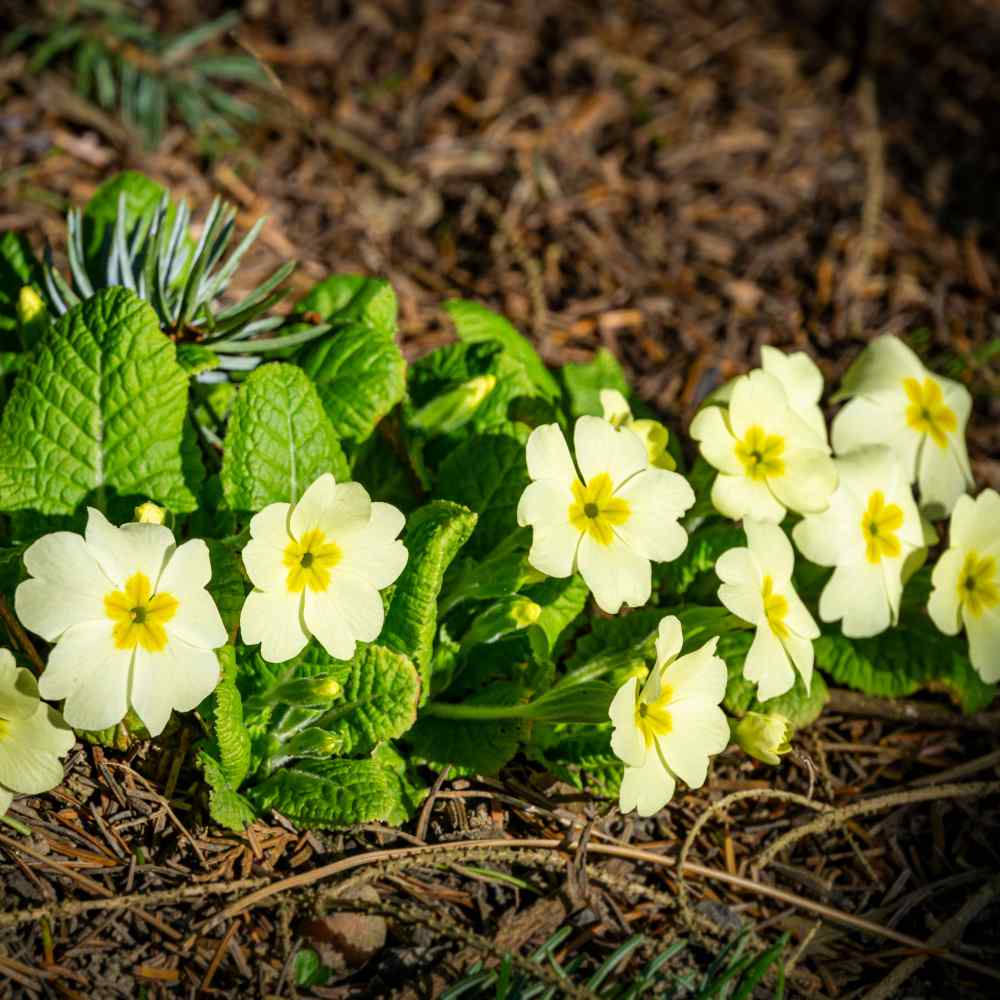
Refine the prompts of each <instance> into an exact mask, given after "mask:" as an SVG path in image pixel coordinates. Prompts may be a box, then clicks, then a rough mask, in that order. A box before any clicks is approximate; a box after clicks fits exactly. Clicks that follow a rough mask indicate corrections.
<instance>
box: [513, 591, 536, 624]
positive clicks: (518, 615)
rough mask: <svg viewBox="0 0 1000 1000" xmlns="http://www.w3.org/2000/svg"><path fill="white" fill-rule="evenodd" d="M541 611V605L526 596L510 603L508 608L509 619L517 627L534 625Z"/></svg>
mask: <svg viewBox="0 0 1000 1000" xmlns="http://www.w3.org/2000/svg"><path fill="white" fill-rule="evenodd" d="M541 613H542V609H541V607H540V606H539V605H537V604H535V602H534V601H531V600H528V598H527V597H525V598H523V599H522V600H520V601H518V602H517V603H515V604H514V605H512V606H511V609H510V617H511V620H512V621H513V622H514V624H515V625H516V626H517V627H518V628H527V627H528V626H529V625H534V624H535V622H537V621H538V616H539V615H540V614H541Z"/></svg>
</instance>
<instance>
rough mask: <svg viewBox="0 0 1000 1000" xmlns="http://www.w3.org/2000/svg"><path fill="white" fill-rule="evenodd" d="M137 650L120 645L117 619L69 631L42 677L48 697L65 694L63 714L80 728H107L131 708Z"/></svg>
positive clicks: (56, 648) (43, 691)
mask: <svg viewBox="0 0 1000 1000" xmlns="http://www.w3.org/2000/svg"><path fill="white" fill-rule="evenodd" d="M131 670H132V650H130V649H118V647H117V646H115V644H114V641H113V640H112V638H111V623H110V622H109V621H107V620H105V621H103V622H85V623H83V624H81V625H74V626H73V627H72V628H71V629H67V631H66V632H65V633H64V634H63V636H62V638H61V639H60V640H59V642H58V643H57V644H56V647H55V648H54V649H53V650H52V652H51V653H50V654H49V662H48V664H47V665H46V667H45V672H44V673H43V674H42V676H41V678H40V679H39V681H38V689H39V691H41V693H42V697H44V698H48V699H49V700H52V701H55V700H58V699H60V698H65V699H66V701H65V703H64V705H63V718H64V719H65V720H66V722H68V723H69V725H71V726H72V727H73V728H74V729H87V730H97V729H107V727H108V726H113V725H115V723H117V722H120V721H121V720H122V719H123V718H124V717H125V713H126V712H127V711H128V692H129V678H130V675H131Z"/></svg>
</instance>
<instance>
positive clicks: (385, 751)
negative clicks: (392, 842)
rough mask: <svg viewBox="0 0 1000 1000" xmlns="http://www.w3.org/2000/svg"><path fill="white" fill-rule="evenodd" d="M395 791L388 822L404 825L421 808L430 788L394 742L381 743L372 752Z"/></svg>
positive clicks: (387, 816) (387, 815) (386, 818)
mask: <svg viewBox="0 0 1000 1000" xmlns="http://www.w3.org/2000/svg"><path fill="white" fill-rule="evenodd" d="M372 760H373V761H375V763H377V764H380V765H381V766H382V768H383V773H384V774H385V776H386V779H387V780H388V782H389V784H390V785H391V786H392V788H393V792H394V793H395V803H394V805H393V808H392V809H391V810H390V811H389V812H388V813H387V814H386V817H385V821H386V823H391V824H392V825H393V826H402V825H403V823H405V822H406V821H407V820H408V819H410V818H411V817H412V816H413V815H414V814H415V813H416V811H417V810H418V809H419V808H420V804H421V803H422V802H423V801H424V799H426V798H427V793H428V792H429V791H430V788H429V787H428V786H427V783H426V782H425V781H424V780H423V779H422V778H421V776H420V773H419V771H418V769H417V767H416V766H415V765H414V764H412V763H410V762H408V761H407V760H406V759H405V758H404V757H403V756H402V754H400V753H399V751H398V750H397V749H396V748H395V746H394V745H393V744H392V743H380V744H379V745H378V747H376V749H375V751H374V753H373V754H372Z"/></svg>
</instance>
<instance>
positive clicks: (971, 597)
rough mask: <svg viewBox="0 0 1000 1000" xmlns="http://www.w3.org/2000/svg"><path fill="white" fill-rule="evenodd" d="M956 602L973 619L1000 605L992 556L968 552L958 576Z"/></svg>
mask: <svg viewBox="0 0 1000 1000" xmlns="http://www.w3.org/2000/svg"><path fill="white" fill-rule="evenodd" d="M958 602H959V604H962V605H964V606H965V609H966V611H968V612H969V614H970V615H972V617H973V618H978V617H979V616H980V615H981V614H982V613H983V612H984V611H986V609H987V608H992V607H995V606H996V605H997V604H1000V575H998V574H997V561H996V559H994V558H993V556H980V555H978V554H977V553H975V552H969V553H967V554H966V556H965V562H964V563H963V564H962V572H961V573H959V574H958Z"/></svg>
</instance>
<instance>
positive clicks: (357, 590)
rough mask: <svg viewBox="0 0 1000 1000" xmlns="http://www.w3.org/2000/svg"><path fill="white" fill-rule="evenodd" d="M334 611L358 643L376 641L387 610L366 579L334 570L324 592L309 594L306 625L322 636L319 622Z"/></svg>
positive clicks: (304, 613) (307, 596)
mask: <svg viewBox="0 0 1000 1000" xmlns="http://www.w3.org/2000/svg"><path fill="white" fill-rule="evenodd" d="M331 610H332V611H333V612H334V613H336V614H337V615H338V616H339V617H340V618H341V619H342V620H343V622H344V624H345V625H346V626H347V629H348V631H349V632H350V633H351V635H352V636H353V637H354V638H355V639H357V640H358V641H359V642H374V641H375V640H376V639H377V638H378V637H379V633H380V632H381V631H382V625H383V623H384V622H385V610H384V608H383V605H382V598H381V597H380V596H379V592H378V590H376V589H375V587H373V586H372V585H371V584H370V583H369V582H368V581H367V580H365V579H364V578H362V577H358V576H353V575H349V574H347V573H337V572H336V571H334V573H333V575H332V576H331V578H330V585H329V587H328V588H327V589H326V590H325V591H323V592H321V593H317V592H315V591H307V592H306V604H305V610H304V612H303V615H304V617H305V621H306V626H307V628H308V629H309V631H310V632H312V634H313V635H315V636H319V633H320V630H321V629H322V622H321V621H320V619H322V618H323V616H325V615H328V614H330V613H331ZM317 625H318V626H319V628H317ZM351 655H353V653H352V654H351ZM344 659H348V657H344Z"/></svg>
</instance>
